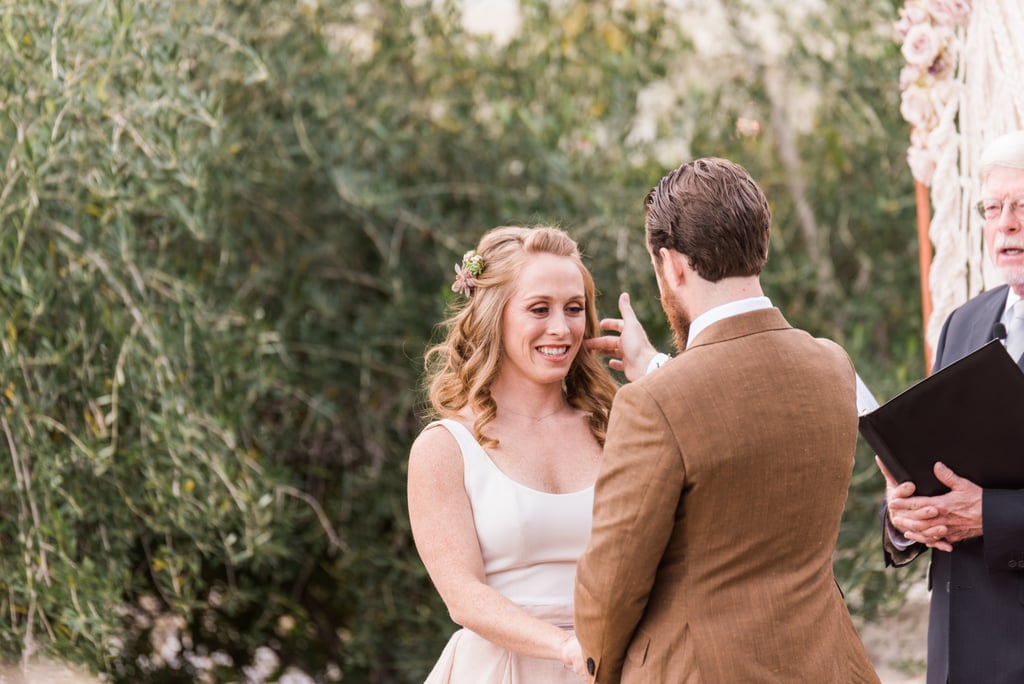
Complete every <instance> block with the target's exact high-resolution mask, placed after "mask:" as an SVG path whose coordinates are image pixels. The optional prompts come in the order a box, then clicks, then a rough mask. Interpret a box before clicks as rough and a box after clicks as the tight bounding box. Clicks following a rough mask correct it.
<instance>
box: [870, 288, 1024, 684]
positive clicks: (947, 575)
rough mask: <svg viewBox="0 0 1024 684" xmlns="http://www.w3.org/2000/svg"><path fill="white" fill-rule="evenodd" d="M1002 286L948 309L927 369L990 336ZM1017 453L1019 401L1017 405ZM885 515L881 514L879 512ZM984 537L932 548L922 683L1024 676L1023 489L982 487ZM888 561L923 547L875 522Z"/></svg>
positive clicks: (1002, 299) (1015, 680) (899, 561)
mask: <svg viewBox="0 0 1024 684" xmlns="http://www.w3.org/2000/svg"><path fill="white" fill-rule="evenodd" d="M1007 289H1008V288H1007V287H1006V286H1005V285H1004V286H1002V287H998V288H995V289H993V290H989V291H987V292H983V293H982V294H980V295H978V296H977V297H974V298H973V299H971V300H970V301H968V302H967V303H966V304H964V305H963V306H961V307H960V308H958V309H957V310H955V311H954V312H953V313H952V314H950V316H949V318H948V319H947V320H946V323H945V325H944V326H943V328H942V333H941V335H940V337H939V343H938V347H937V349H936V351H935V364H934V366H935V370H939V369H940V368H943V367H945V366H948V365H949V364H951V363H953V362H954V361H956V360H957V359H960V358H962V357H964V356H966V355H967V354H969V353H971V352H972V351H974V350H976V349H978V348H979V347H981V346H982V345H984V344H985V343H986V342H988V341H990V340H991V339H993V328H994V326H995V324H996V323H997V322H999V320H1000V318H1001V317H1002V315H1003V309H1004V307H1005V305H1006V295H1007ZM1020 425H1021V430H1022V433H1021V435H1022V437H1021V458H1022V459H1024V406H1022V407H1021V423H1020ZM882 515H883V518H882V520H883V521H885V520H886V517H885V516H886V515H887V512H886V511H885V510H884V507H883V512H882ZM982 525H983V527H984V536H982V537H977V538H974V539H968V540H965V541H962V542H959V543H957V544H955V545H954V546H953V551H952V552H949V553H946V552H944V551H937V550H932V556H931V567H930V568H929V573H928V580H929V588H930V589H931V613H930V616H929V623H928V675H927V680H928V684H946V683H947V682H948V683H949V684H975V683H977V682H984V683H985V684H1020V683H1021V682H1024V491H1012V490H1001V489H986V490H985V491H984V494H983V496H982ZM882 540H883V547H884V549H885V558H886V563H887V564H888V565H904V564H906V563H909V562H910V561H911V560H913V559H914V558H916V557H917V556H918V555H919V554H920V553H921V552H922V551H924V550H926V547H925V546H923V545H921V544H915V545H913V546H911V547H910V548H908V549H906V550H903V551H900V550H898V549H896V548H895V547H894V546H893V545H892V543H891V542H890V538H889V535H888V533H887V532H886V530H885V525H884V523H883V531H882Z"/></svg>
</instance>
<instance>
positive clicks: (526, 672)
mask: <svg viewBox="0 0 1024 684" xmlns="http://www.w3.org/2000/svg"><path fill="white" fill-rule="evenodd" d="M437 423H439V424H441V425H443V426H444V427H445V428H446V429H447V430H448V431H449V432H450V433H451V434H452V436H453V437H455V439H456V441H457V442H458V443H459V447H460V448H461V449H462V460H463V464H464V471H465V486H466V492H467V494H468V495H469V501H470V503H471V504H472V506H473V520H474V523H475V525H476V534H477V538H478V539H479V540H480V550H481V552H482V553H483V559H484V572H485V573H486V575H487V584H488V585H489V586H491V587H493V588H494V589H496V590H497V591H499V592H501V594H502V595H504V596H505V597H507V598H508V599H509V600H511V601H512V602H514V603H516V604H518V605H520V606H522V607H523V608H524V609H525V610H526V611H528V612H529V613H530V614H531V615H534V616H535V617H538V618H540V619H542V620H546V621H547V622H550V623H552V624H554V625H557V626H559V627H561V628H562V629H565V630H572V600H573V584H574V582H575V579H576V561H577V559H578V558H579V557H580V555H581V554H582V553H583V550H584V548H586V545H587V541H588V540H589V539H590V525H591V516H592V512H593V506H594V488H593V487H592V486H591V487H588V488H587V489H584V490H582V491H579V492H572V493H569V494H551V493H548V492H542V491H538V490H536V489H531V488H529V487H527V486H525V485H522V484H520V483H518V482H516V481H515V480H512V479H511V478H510V477H509V476H508V475H506V474H505V473H503V472H502V471H501V470H500V469H498V467H497V466H496V465H495V464H494V462H493V461H491V459H490V458H489V457H488V456H487V453H486V452H485V451H484V449H483V447H481V446H480V444H479V443H478V442H477V441H476V439H475V438H474V437H473V434H472V433H471V432H470V431H469V430H468V429H467V428H466V427H465V426H463V425H462V424H461V423H459V422H457V421H454V420H440V421H437ZM437 423H435V424H437ZM432 425H433V424H432ZM582 681H583V679H582V678H581V677H579V676H578V675H576V674H574V673H573V672H572V671H571V670H567V669H565V668H563V667H562V663H561V662H560V661H557V660H546V659H540V658H529V657H527V656H523V655H519V654H516V653H511V652H510V651H508V650H507V649H504V648H502V647H500V646H497V645H495V644H493V643H491V642H489V641H487V640H486V639H484V638H483V637H481V636H479V635H477V634H476V633H474V632H472V631H470V630H468V629H460V630H458V631H457V632H455V634H453V635H452V637H451V639H450V640H449V641H448V645H447V646H445V648H444V651H443V652H442V653H441V657H440V659H439V660H438V661H437V664H436V665H434V669H433V670H432V671H431V673H430V675H428V676H427V679H426V683H425V684H549V683H558V682H567V683H572V684H580V682H582Z"/></svg>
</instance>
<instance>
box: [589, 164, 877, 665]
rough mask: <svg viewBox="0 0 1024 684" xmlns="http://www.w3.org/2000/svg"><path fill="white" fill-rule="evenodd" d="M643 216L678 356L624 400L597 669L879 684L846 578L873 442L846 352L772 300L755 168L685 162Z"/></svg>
mask: <svg viewBox="0 0 1024 684" xmlns="http://www.w3.org/2000/svg"><path fill="white" fill-rule="evenodd" d="M644 223H645V232H646V239H647V248H648V251H649V252H650V255H651V261H652V263H653V265H654V270H655V274H656V276H657V280H658V288H659V290H660V292H661V301H662V306H663V308H664V309H665V313H666V315H667V316H668V318H669V322H670V324H671V326H672V329H673V332H674V333H675V343H676V347H677V349H679V350H680V351H681V353H680V354H679V356H678V357H677V358H674V359H671V360H669V361H667V363H664V364H663V366H661V367H658V368H656V369H653V370H651V372H649V373H647V374H646V375H645V376H643V377H641V378H639V379H638V380H636V381H635V382H633V383H631V384H628V385H626V386H624V387H622V388H621V389H620V390H619V392H618V394H617V396H616V398H615V403H614V405H613V407H612V413H611V422H610V424H609V426H608V438H607V442H606V444H605V449H604V458H603V463H602V466H601V473H600V475H599V477H598V480H597V485H596V489H595V494H594V523H593V525H594V526H593V532H592V535H591V540H590V545H589V547H588V548H587V551H586V552H585V553H584V554H583V557H582V558H581V559H580V562H579V566H578V569H577V578H576V595H575V605H576V609H575V610H576V616H575V623H576V633H577V636H578V637H579V641H580V644H581V645H582V649H583V654H584V657H585V658H586V666H587V670H588V672H589V674H590V675H591V676H592V677H593V679H594V681H596V682H601V683H604V682H609V683H610V682H619V681H622V682H650V683H652V684H654V683H657V684H663V683H664V682H674V683H675V682H683V683H686V682H692V683H698V682H702V683H704V684H708V683H712V684H714V683H718V682H759V683H765V682H829V683H830V684H837V683H844V682H878V678H877V676H876V675H875V673H874V671H873V669H872V667H871V663H870V662H869V660H868V657H867V655H866V653H865V651H864V648H863V645H862V644H861V641H860V638H859V637H858V636H857V633H856V631H855V630H854V627H853V623H852V622H851V620H850V615H849V613H848V612H847V609H846V606H845V604H844V602H843V597H842V595H841V594H840V592H839V588H838V586H837V585H836V583H835V580H834V578H833V574H832V552H833V550H834V548H835V543H836V539H837V537H838V533H839V519H840V516H841V515H842V511H843V505H844V503H845V501H846V493H847V487H848V485H849V481H850V474H851V471H852V469H853V455H854V448H855V446H856V442H857V409H856V404H855V401H854V397H855V395H856V389H855V375H854V370H853V366H852V365H851V363H850V360H849V358H848V357H847V356H846V353H845V352H844V351H843V350H842V349H841V348H840V347H839V346H838V345H836V344H834V343H833V342H830V341H828V340H821V339H815V338H813V337H811V336H810V335H809V334H807V333H806V332H804V331H802V330H797V329H795V328H793V327H791V326H790V325H789V324H788V323H787V322H786V320H785V319H784V318H783V317H782V314H781V313H780V312H779V310H778V309H776V308H773V307H772V305H771V302H769V301H768V299H767V298H766V297H765V296H764V295H763V292H762V290H761V285H760V279H759V274H760V273H761V270H762V268H763V267H764V264H765V261H766V259H767V254H768V235H769V232H770V226H771V212H770V210H769V208H768V202H767V200H766V199H765V196H764V194H763V193H762V191H761V189H760V188H759V187H758V186H757V184H756V183H754V181H753V180H752V179H751V178H750V176H749V175H748V174H747V173H746V171H745V170H744V169H743V168H742V167H740V166H738V165H737V164H734V163H732V162H729V161H726V160H724V159H714V158H710V159H698V160H697V161H694V162H691V163H688V164H684V165H683V166H681V167H679V168H678V169H676V170H675V171H673V172H672V173H670V174H668V175H667V176H665V177H664V178H663V179H662V180H661V182H660V183H659V184H658V185H657V187H655V188H654V189H653V190H652V191H651V192H650V193H649V194H648V196H647V199H646V201H645V221H644ZM623 308H624V309H626V308H628V304H626V306H625V307H623ZM623 317H624V318H625V319H627V321H628V322H631V321H630V318H631V317H628V316H627V315H626V311H625V310H624V311H623ZM628 324H629V323H627V325H628ZM627 333H628V331H627ZM641 334H642V331H641ZM605 339H608V338H605ZM611 339H614V338H611ZM618 339H619V341H620V343H621V344H626V345H627V346H629V343H630V342H635V338H632V339H630V337H629V335H628V334H626V335H623V336H622V337H621V338H618ZM644 341H646V338H645V337H644ZM684 350H685V351H684ZM619 351H620V355H622V354H621V349H620V350H619ZM647 358H650V354H648V356H647ZM623 360H624V361H626V362H627V363H628V362H630V361H633V362H634V366H635V357H634V358H633V359H630V358H629V349H627V353H626V355H624V356H623ZM658 361H659V359H655V360H654V362H653V363H652V364H651V366H652V368H653V367H655V366H658V365H659V363H658ZM627 375H629V369H628V368H627ZM633 375H636V373H634V374H633ZM631 377H632V376H631Z"/></svg>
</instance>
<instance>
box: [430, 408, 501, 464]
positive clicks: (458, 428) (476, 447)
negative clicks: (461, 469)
mask: <svg viewBox="0 0 1024 684" xmlns="http://www.w3.org/2000/svg"><path fill="white" fill-rule="evenodd" d="M434 425H442V426H444V427H445V428H447V430H448V432H449V433H451V436H452V437H454V438H455V441H456V442H458V444H459V449H461V450H462V458H463V460H465V459H466V458H469V457H471V456H476V457H478V458H479V457H480V456H483V457H484V458H487V454H486V453H485V452H484V448H483V447H482V446H480V442H478V441H476V437H474V436H473V433H472V432H470V431H469V428H467V427H466V426H465V425H463V424H462V423H460V422H459V421H457V420H453V419H451V418H442V419H440V420H435V421H434V422H433V423H431V424H430V425H428V426H427V427H432V426H434ZM488 460H489V459H488Z"/></svg>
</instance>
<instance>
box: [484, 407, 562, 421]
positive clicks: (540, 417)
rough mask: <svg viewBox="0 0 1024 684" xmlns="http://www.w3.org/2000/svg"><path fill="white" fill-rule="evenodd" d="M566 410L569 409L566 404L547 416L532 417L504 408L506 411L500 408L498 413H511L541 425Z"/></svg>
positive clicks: (546, 414)
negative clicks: (543, 421)
mask: <svg viewBox="0 0 1024 684" xmlns="http://www.w3.org/2000/svg"><path fill="white" fill-rule="evenodd" d="M566 408H568V407H567V405H566V404H562V405H561V406H559V407H558V408H556V409H555V410H554V411H552V412H551V413H545V414H544V415H543V416H531V415H530V414H529V413H520V412H519V411H513V410H512V409H510V408H504V409H502V408H499V409H498V413H501V412H502V411H504V412H505V413H511V414H512V415H513V416H520V417H522V418H529V419H530V420H532V421H533V422H535V423H539V422H541V421H542V420H546V419H548V418H550V417H551V416H553V415H555V414H557V413H561V412H562V411H564V410H565V409H566Z"/></svg>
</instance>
